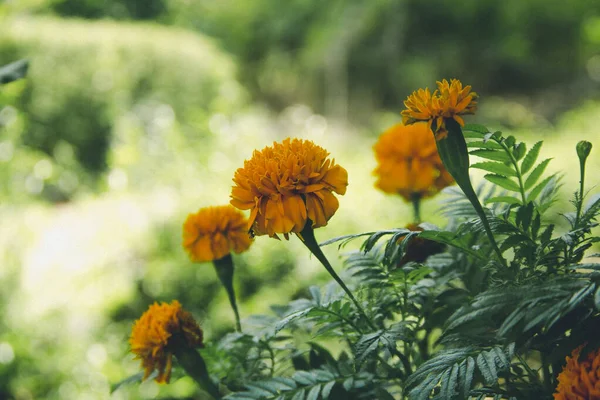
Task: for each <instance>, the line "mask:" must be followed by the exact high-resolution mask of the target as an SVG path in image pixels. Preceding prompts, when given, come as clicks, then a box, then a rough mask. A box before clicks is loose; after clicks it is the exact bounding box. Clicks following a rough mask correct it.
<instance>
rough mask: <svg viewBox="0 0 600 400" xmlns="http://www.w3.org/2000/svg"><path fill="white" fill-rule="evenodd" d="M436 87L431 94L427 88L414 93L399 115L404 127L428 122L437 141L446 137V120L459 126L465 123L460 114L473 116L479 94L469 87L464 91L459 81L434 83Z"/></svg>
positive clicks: (408, 98) (406, 101)
mask: <svg viewBox="0 0 600 400" xmlns="http://www.w3.org/2000/svg"><path fill="white" fill-rule="evenodd" d="M437 85H438V88H437V90H436V91H435V92H433V94H431V92H430V91H429V89H428V88H426V89H425V90H423V89H419V90H417V91H415V92H413V93H412V94H411V95H410V96H408V97H407V99H406V100H405V101H404V105H405V106H406V110H403V111H402V112H401V114H402V122H403V123H404V124H405V125H410V124H413V123H415V122H417V121H428V122H429V124H430V126H431V129H432V131H433V132H434V133H435V135H436V138H437V140H441V139H443V138H445V137H446V135H447V134H448V132H447V131H446V122H445V120H446V119H454V120H455V121H456V122H458V123H459V124H460V125H461V126H464V125H465V121H464V120H463V119H462V117H461V115H465V114H474V113H475V110H476V109H477V98H478V95H477V93H475V92H471V86H470V85H467V86H465V87H464V88H463V85H462V83H461V81H459V80H458V79H452V80H451V81H450V82H448V81H447V80H446V79H444V80H442V81H441V82H440V81H438V82H437Z"/></svg>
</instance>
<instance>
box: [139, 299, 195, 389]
mask: <svg viewBox="0 0 600 400" xmlns="http://www.w3.org/2000/svg"><path fill="white" fill-rule="evenodd" d="M176 335H180V337H181V339H184V340H183V342H184V343H185V344H187V346H189V347H190V348H195V347H203V343H202V338H203V335H202V330H201V329H200V327H199V326H198V324H197V323H196V321H194V318H193V317H192V314H190V313H189V312H187V311H185V310H184V309H182V308H181V304H179V302H178V301H177V300H173V302H171V304H167V303H162V304H160V305H159V304H158V303H154V304H152V305H151V306H150V308H148V311H146V312H145V313H144V314H142V316H141V317H140V319H138V320H137V321H136V322H135V325H134V326H133V330H132V332H131V337H130V338H129V344H130V345H131V352H132V353H134V354H135V355H136V357H135V358H136V359H140V360H142V368H144V378H143V379H146V378H148V376H150V374H151V373H152V371H154V370H155V369H156V370H158V376H157V377H156V378H155V380H156V381H157V382H159V383H168V382H169V379H170V378H171V365H172V357H173V354H172V352H171V351H170V350H169V345H170V344H171V345H172V343H171V342H172V339H173V338H174V336H176Z"/></svg>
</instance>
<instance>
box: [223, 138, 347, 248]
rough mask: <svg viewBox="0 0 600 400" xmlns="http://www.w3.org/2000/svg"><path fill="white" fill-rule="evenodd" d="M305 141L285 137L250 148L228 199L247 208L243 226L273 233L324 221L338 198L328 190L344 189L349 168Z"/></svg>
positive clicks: (275, 234) (320, 148) (316, 224)
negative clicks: (247, 158)
mask: <svg viewBox="0 0 600 400" xmlns="http://www.w3.org/2000/svg"><path fill="white" fill-rule="evenodd" d="M328 156H329V153H328V152H327V151H326V150H325V149H323V148H322V147H319V146H317V145H316V144H314V143H313V142H312V141H310V140H302V139H290V138H287V139H285V140H284V141H283V142H281V143H273V146H268V147H265V148H264V149H262V150H260V151H258V150H255V151H254V153H253V154H252V158H251V159H249V160H246V161H244V167H243V168H239V169H238V170H237V171H236V172H235V176H234V178H233V181H234V183H235V186H233V187H232V190H231V204H232V205H234V206H235V207H237V208H239V209H241V210H251V214H250V218H249V221H248V229H251V230H252V231H253V233H254V234H256V235H265V234H268V235H269V236H271V237H275V238H277V234H278V233H282V234H283V235H284V236H285V238H286V239H287V238H289V233H290V232H295V233H299V232H301V231H302V229H303V228H304V226H305V225H306V222H307V220H308V219H310V220H311V222H312V227H313V228H318V227H321V226H325V225H327V221H329V219H330V218H331V217H332V216H333V214H335V212H336V210H337V209H338V206H339V203H338V200H337V198H336V197H335V195H334V194H333V192H335V193H338V194H342V195H343V194H344V193H346V186H348V173H347V172H346V170H345V169H344V168H342V167H341V166H339V165H337V164H335V160H330V159H329V158H328Z"/></svg>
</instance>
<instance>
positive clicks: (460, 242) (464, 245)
mask: <svg viewBox="0 0 600 400" xmlns="http://www.w3.org/2000/svg"><path fill="white" fill-rule="evenodd" d="M419 237H420V238H421V239H428V240H433V241H434V242H438V243H444V244H447V245H450V246H453V247H456V248H458V249H461V250H462V251H464V252H465V253H468V254H470V255H472V256H473V257H475V258H479V259H480V260H484V259H485V258H484V257H483V256H482V255H481V254H479V253H478V252H475V251H473V249H471V246H470V245H469V243H468V242H467V241H466V240H465V237H464V236H459V235H457V234H456V233H454V232H446V231H423V232H421V233H419Z"/></svg>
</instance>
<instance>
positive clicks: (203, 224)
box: [183, 205, 252, 262]
mask: <svg viewBox="0 0 600 400" xmlns="http://www.w3.org/2000/svg"><path fill="white" fill-rule="evenodd" d="M247 225H248V221H247V220H246V217H244V214H242V213H241V212H240V211H239V210H236V209H235V208H233V207H232V206H230V205H225V206H216V207H206V208H201V209H200V210H198V212H197V213H195V214H190V215H188V217H187V219H186V220H185V222H184V224H183V247H184V248H185V250H186V251H187V253H188V255H189V257H190V260H192V261H193V262H204V261H213V260H218V259H220V258H223V257H225V256H226V255H227V254H229V253H230V252H231V251H234V252H236V253H241V252H243V251H246V250H247V249H248V247H250V244H251V243H252V239H251V238H250V235H249V234H248V229H247Z"/></svg>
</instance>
